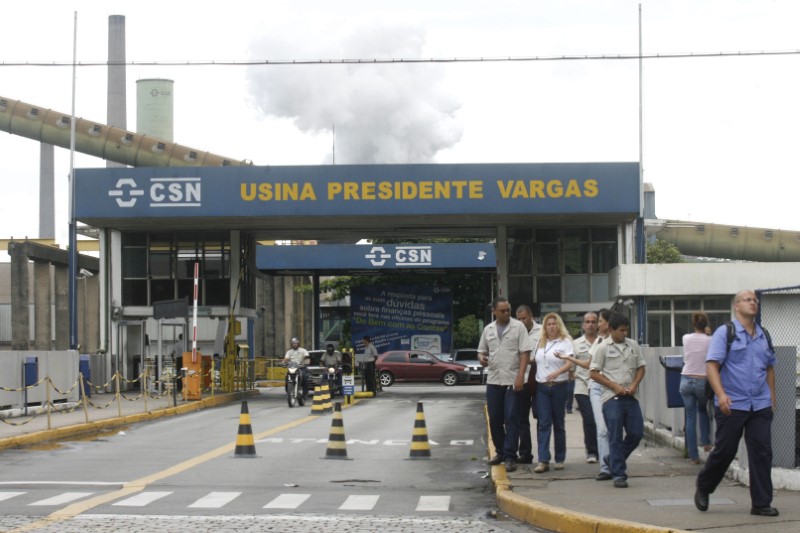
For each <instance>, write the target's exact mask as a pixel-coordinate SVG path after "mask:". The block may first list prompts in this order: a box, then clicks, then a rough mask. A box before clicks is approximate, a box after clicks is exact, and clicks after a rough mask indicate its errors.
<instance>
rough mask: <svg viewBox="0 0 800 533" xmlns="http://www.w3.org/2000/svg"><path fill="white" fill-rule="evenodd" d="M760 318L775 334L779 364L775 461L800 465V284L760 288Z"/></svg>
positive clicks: (772, 335)
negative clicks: (799, 410)
mask: <svg viewBox="0 0 800 533" xmlns="http://www.w3.org/2000/svg"><path fill="white" fill-rule="evenodd" d="M756 296H757V297H758V299H759V300H760V301H761V305H760V306H759V317H758V322H759V323H760V324H761V327H763V328H766V329H767V330H768V331H769V333H770V336H771V337H772V345H773V346H774V347H775V355H776V356H777V363H776V366H775V389H776V396H777V398H776V403H777V407H776V410H775V418H774V419H773V422H772V443H773V457H774V459H773V464H774V465H775V466H784V467H792V466H794V467H798V466H800V434H798V432H799V431H800V427H799V426H800V424H798V414H797V413H798V409H797V408H798V400H797V393H798V390H800V358H799V356H800V353H799V352H800V328H798V325H797V324H798V319H800V285H798V286H794V287H781V288H775V289H759V290H757V291H756Z"/></svg>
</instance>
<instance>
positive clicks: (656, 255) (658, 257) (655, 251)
mask: <svg viewBox="0 0 800 533" xmlns="http://www.w3.org/2000/svg"><path fill="white" fill-rule="evenodd" d="M647 262H648V263H650V264H656V265H661V264H666V263H683V262H684V261H683V257H682V256H681V251H680V250H678V247H677V246H675V245H674V244H672V243H670V242H667V241H662V240H661V239H656V240H655V242H653V243H650V242H648V243H647Z"/></svg>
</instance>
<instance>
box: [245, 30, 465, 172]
mask: <svg viewBox="0 0 800 533" xmlns="http://www.w3.org/2000/svg"><path fill="white" fill-rule="evenodd" d="M424 44H425V33H424V30H423V29H422V28H419V27H409V26H402V27H400V26H389V25H382V24H374V23H373V24H371V25H370V26H369V27H363V26H362V27H360V28H355V29H351V30H345V32H344V34H342V33H341V32H340V34H339V35H338V36H337V35H328V34H327V33H324V32H314V33H313V34H312V33H308V34H305V35H304V34H301V33H300V32H295V31H292V33H291V34H289V33H286V34H285V35H283V36H281V35H277V34H275V33H270V35H267V36H265V37H263V38H261V39H260V40H258V41H257V42H256V43H254V44H253V46H252V49H251V55H252V56H253V58H257V59H272V60H277V59H281V60H285V59H296V60H305V59H312V60H316V59H367V58H369V59H375V58H378V59H380V58H418V57H422V55H421V54H422V51H423V46H424ZM443 78H444V69H443V67H442V66H440V65H435V64H385V65H381V64H367V65H364V64H358V65H352V64H351V65H342V64H334V65H303V66H269V67H260V68H259V67H256V68H253V69H250V71H249V73H248V85H249V90H250V95H251V98H252V100H253V102H254V104H255V105H256V107H257V108H258V109H259V110H260V111H261V112H262V113H264V114H265V115H270V116H275V117H281V118H290V119H292V120H294V123H295V125H296V126H297V127H298V128H299V129H300V130H301V131H303V132H313V133H318V132H322V131H330V130H331V127H335V133H336V135H335V138H336V163H341V164H367V163H382V164H388V163H426V162H431V161H432V160H433V158H434V156H435V155H436V153H437V152H438V151H440V150H442V149H445V148H449V147H451V146H453V145H455V144H456V143H457V142H458V141H459V140H460V139H461V134H462V129H461V125H460V124H459V123H458V122H457V121H456V119H455V112H456V111H457V110H458V108H459V103H458V102H457V101H456V99H455V98H454V97H452V96H450V95H448V94H445V91H444V90H443V88H442V87H441V82H442V80H443ZM329 160H330V157H329ZM328 162H329V161H328Z"/></svg>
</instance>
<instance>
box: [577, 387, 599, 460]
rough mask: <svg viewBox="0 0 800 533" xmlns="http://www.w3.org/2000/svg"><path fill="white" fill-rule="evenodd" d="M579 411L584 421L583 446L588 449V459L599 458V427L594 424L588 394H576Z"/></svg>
mask: <svg viewBox="0 0 800 533" xmlns="http://www.w3.org/2000/svg"><path fill="white" fill-rule="evenodd" d="M575 399H576V400H577V401H578V411H580V413H581V419H583V446H584V447H585V448H586V457H597V426H596V425H595V423H594V413H593V412H592V402H591V401H590V400H589V396H588V395H587V394H576V395H575Z"/></svg>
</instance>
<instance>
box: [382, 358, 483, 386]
mask: <svg viewBox="0 0 800 533" xmlns="http://www.w3.org/2000/svg"><path fill="white" fill-rule="evenodd" d="M375 368H377V370H378V376H379V377H380V380H381V386H383V387H390V386H391V385H392V384H393V383H394V382H395V381H441V382H442V383H444V384H445V385H447V386H448V387H452V386H453V385H455V384H456V383H463V382H465V381H468V380H469V370H468V369H467V367H465V366H464V365H460V364H458V363H446V362H444V361H442V360H440V359H437V358H436V357H435V356H434V355H433V354H430V353H428V352H425V351H421V350H396V351H390V352H385V353H382V354H381V355H379V356H378V360H377V361H376V362H375Z"/></svg>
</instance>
